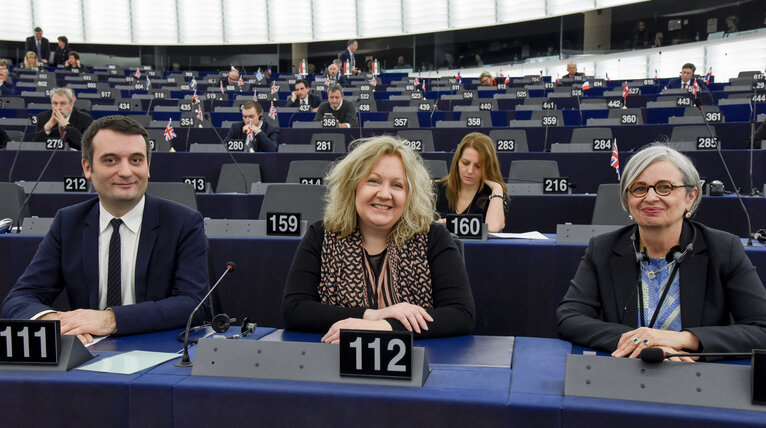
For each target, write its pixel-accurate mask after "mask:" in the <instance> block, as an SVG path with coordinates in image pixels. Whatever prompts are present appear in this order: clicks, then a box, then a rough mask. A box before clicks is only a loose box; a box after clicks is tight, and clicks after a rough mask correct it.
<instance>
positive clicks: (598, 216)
mask: <svg viewBox="0 0 766 428" xmlns="http://www.w3.org/2000/svg"><path fill="white" fill-rule="evenodd" d="M590 223H591V224H597V225H617V226H627V225H629V224H630V223H631V221H630V219H629V218H628V213H626V212H625V210H623V209H622V205H620V184H619V183H609V184H600V185H599V186H598V193H596V205H595V206H594V207H593V217H592V218H591V222H590Z"/></svg>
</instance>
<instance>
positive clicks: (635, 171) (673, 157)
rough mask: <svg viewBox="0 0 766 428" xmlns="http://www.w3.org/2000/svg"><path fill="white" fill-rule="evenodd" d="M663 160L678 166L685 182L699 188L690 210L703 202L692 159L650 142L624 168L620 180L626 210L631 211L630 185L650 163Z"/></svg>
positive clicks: (693, 209) (621, 200)
mask: <svg viewBox="0 0 766 428" xmlns="http://www.w3.org/2000/svg"><path fill="white" fill-rule="evenodd" d="M663 160H666V161H668V162H670V163H672V164H673V165H675V167H676V168H678V171H679V172H680V173H681V177H682V180H683V182H684V183H683V184H686V185H689V186H694V188H695V189H697V191H698V194H697V199H696V200H695V201H694V203H693V204H692V206H691V208H690V209H689V212H691V213H693V212H694V211H695V210H696V209H697V207H698V206H699V204H700V202H702V196H701V193H702V182H701V181H700V175H699V173H698V172H697V168H695V167H694V164H692V161H691V159H689V158H688V157H686V156H685V155H683V154H681V153H680V152H678V151H676V150H674V149H671V148H670V147H668V146H665V145H663V144H659V143H656V144H650V145H648V146H646V147H644V148H642V149H641V150H639V151H638V152H637V153H636V154H634V155H633V156H632V157H631V158H630V160H629V161H628V164H627V165H625V170H623V174H622V179H621V180H620V204H621V205H622V209H624V210H625V211H626V212H630V210H629V209H628V187H630V185H631V184H632V183H633V182H634V181H635V180H636V178H638V176H639V175H641V173H643V172H644V170H645V169H646V168H647V167H648V166H649V165H651V164H653V163H655V162H658V161H663ZM684 189H685V190H686V193H687V194H688V193H690V192H693V191H694V189H689V188H687V187H685V188H684Z"/></svg>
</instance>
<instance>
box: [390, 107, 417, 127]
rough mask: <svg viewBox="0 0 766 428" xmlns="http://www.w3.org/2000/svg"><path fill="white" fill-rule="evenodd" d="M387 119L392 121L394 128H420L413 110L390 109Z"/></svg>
mask: <svg viewBox="0 0 766 428" xmlns="http://www.w3.org/2000/svg"><path fill="white" fill-rule="evenodd" d="M388 121H389V122H393V123H394V128H420V121H419V120H418V114H417V113H415V112H402V111H392V112H391V113H389V114H388Z"/></svg>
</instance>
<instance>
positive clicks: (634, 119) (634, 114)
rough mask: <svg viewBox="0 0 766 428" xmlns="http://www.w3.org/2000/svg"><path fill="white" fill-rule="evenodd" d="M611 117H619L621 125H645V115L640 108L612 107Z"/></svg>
mask: <svg viewBox="0 0 766 428" xmlns="http://www.w3.org/2000/svg"><path fill="white" fill-rule="evenodd" d="M609 118H610V119H619V122H618V124H619V125H643V124H644V115H643V114H642V113H641V109H640V108H627V109H611V110H609Z"/></svg>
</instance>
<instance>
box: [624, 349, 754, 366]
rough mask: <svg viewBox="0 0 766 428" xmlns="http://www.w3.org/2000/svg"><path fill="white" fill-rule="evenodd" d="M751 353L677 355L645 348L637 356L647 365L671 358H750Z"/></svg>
mask: <svg viewBox="0 0 766 428" xmlns="http://www.w3.org/2000/svg"><path fill="white" fill-rule="evenodd" d="M752 355H753V353H752V352H699V353H690V354H684V353H678V354H672V353H669V352H665V351H664V350H662V348H645V349H643V350H642V351H641V353H640V354H638V357H639V358H641V361H643V362H645V363H649V364H657V363H661V362H663V361H664V360H665V359H666V358H673V357H723V358H747V357H750V356H752Z"/></svg>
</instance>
